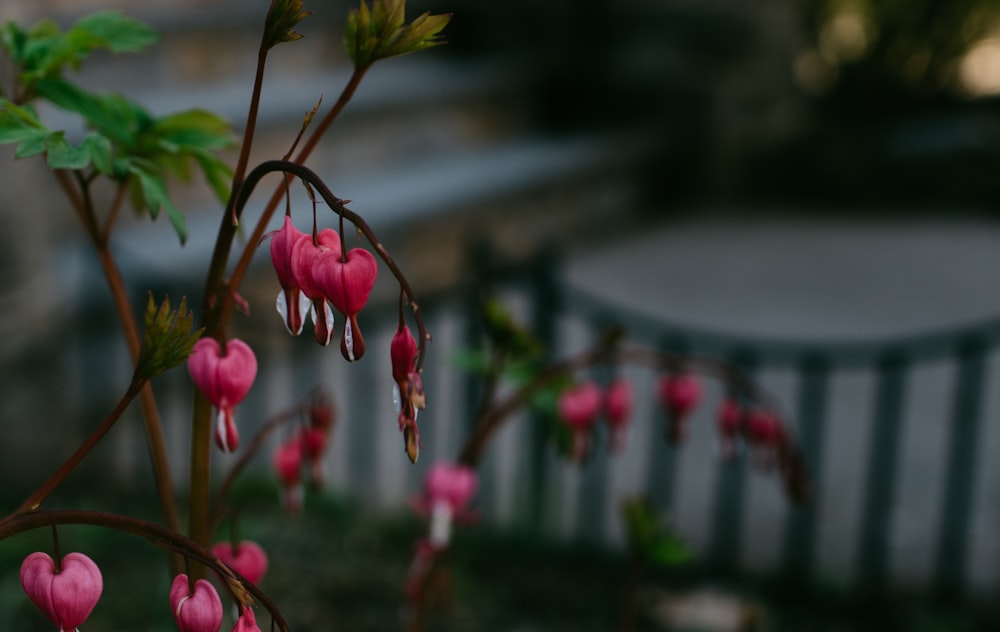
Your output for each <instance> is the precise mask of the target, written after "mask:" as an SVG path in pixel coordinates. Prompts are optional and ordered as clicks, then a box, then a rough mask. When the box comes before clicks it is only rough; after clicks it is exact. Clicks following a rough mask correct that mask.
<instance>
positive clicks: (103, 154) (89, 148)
mask: <svg viewBox="0 0 1000 632" xmlns="http://www.w3.org/2000/svg"><path fill="white" fill-rule="evenodd" d="M80 148H81V149H83V150H85V151H86V152H87V155H88V156H90V161H91V162H92V163H93V165H94V168H95V169H97V170H98V171H100V172H101V173H103V174H104V175H106V176H110V177H112V178H113V177H115V173H116V170H115V164H114V150H113V149H112V147H111V141H110V140H109V139H108V138H107V137H105V136H101V135H100V134H97V133H91V134H87V136H86V138H84V139H83V142H82V143H80Z"/></svg>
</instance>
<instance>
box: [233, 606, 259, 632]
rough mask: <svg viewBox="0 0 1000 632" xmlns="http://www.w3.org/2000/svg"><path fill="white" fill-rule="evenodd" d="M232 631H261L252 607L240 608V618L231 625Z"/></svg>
mask: <svg viewBox="0 0 1000 632" xmlns="http://www.w3.org/2000/svg"><path fill="white" fill-rule="evenodd" d="M232 632H261V630H260V628H259V627H258V626H257V617H256V616H255V615H254V613H253V608H249V607H244V608H242V609H241V610H240V618H239V620H238V621H237V622H236V625H235V626H233V630H232Z"/></svg>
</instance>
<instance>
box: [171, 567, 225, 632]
mask: <svg viewBox="0 0 1000 632" xmlns="http://www.w3.org/2000/svg"><path fill="white" fill-rule="evenodd" d="M170 608H171V609H172V610H173V613H174V621H176V622H177V627H178V628H179V629H180V631H181V632H219V628H221V627H222V600H221V599H219V593H218V592H216V591H215V586H213V585H212V584H210V583H209V582H208V581H207V580H204V579H199V580H198V581H196V582H195V583H194V592H191V585H190V582H189V581H188V576H187V575H185V574H183V573H181V574H180V575H178V576H177V577H174V583H173V584H172V585H171V586H170Z"/></svg>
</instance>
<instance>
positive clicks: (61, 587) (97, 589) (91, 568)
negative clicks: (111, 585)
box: [21, 552, 104, 632]
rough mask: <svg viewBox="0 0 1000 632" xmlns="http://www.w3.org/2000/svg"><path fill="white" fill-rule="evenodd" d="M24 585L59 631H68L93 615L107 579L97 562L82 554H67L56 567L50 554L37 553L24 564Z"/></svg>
mask: <svg viewBox="0 0 1000 632" xmlns="http://www.w3.org/2000/svg"><path fill="white" fill-rule="evenodd" d="M21 586H22V587H23V588H24V592H25V593H26V594H27V595H28V599H30V600H31V603H33V604H35V606H36V607H37V608H38V609H39V610H41V611H42V614H44V615H45V616H46V617H47V618H48V619H49V621H51V622H52V623H54V624H56V625H57V626H59V630H60V632H63V631H67V632H68V631H70V630H75V629H76V628H78V627H80V626H81V625H83V622H84V621H86V620H87V617H89V616H90V613H91V612H92V611H93V610H94V606H96V605H97V601H98V600H99V599H100V598H101V593H102V592H103V590H104V579H103V578H102V577H101V570H100V569H99V568H98V567H97V564H95V563H94V561H93V560H92V559H90V558H89V557H87V556H86V555H84V554H83V553H70V554H68V555H66V556H65V557H63V558H62V561H61V563H60V568H59V569H58V570H56V565H55V562H53V561H52V558H51V557H49V555H48V554H46V553H42V552H37V553H32V554H31V555H29V556H28V557H26V558H25V560H24V562H23V563H22V564H21Z"/></svg>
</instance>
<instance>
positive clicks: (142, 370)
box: [135, 292, 204, 380]
mask: <svg viewBox="0 0 1000 632" xmlns="http://www.w3.org/2000/svg"><path fill="white" fill-rule="evenodd" d="M145 320H146V333H145V335H144V336H143V339H142V348H141V349H140V351H139V360H138V362H136V367H135V376H136V377H137V378H139V379H146V380H148V379H151V378H153V377H156V376H157V375H159V374H161V373H163V372H164V371H167V370H169V369H172V368H174V367H175V366H177V365H179V364H181V363H182V362H184V361H185V360H187V357H188V356H189V355H191V349H192V348H193V347H194V343H195V342H197V341H198V338H200V337H201V334H202V332H203V331H204V330H203V329H202V328H198V329H192V327H193V325H194V314H193V313H191V312H190V311H188V309H187V299H186V298H181V302H180V305H178V306H177V309H176V310H171V309H170V298H169V297H164V299H163V302H162V303H160V306H159V307H157V306H156V302H155V301H154V300H153V294H152V292H150V294H149V300H148V301H147V304H146V317H145Z"/></svg>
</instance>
